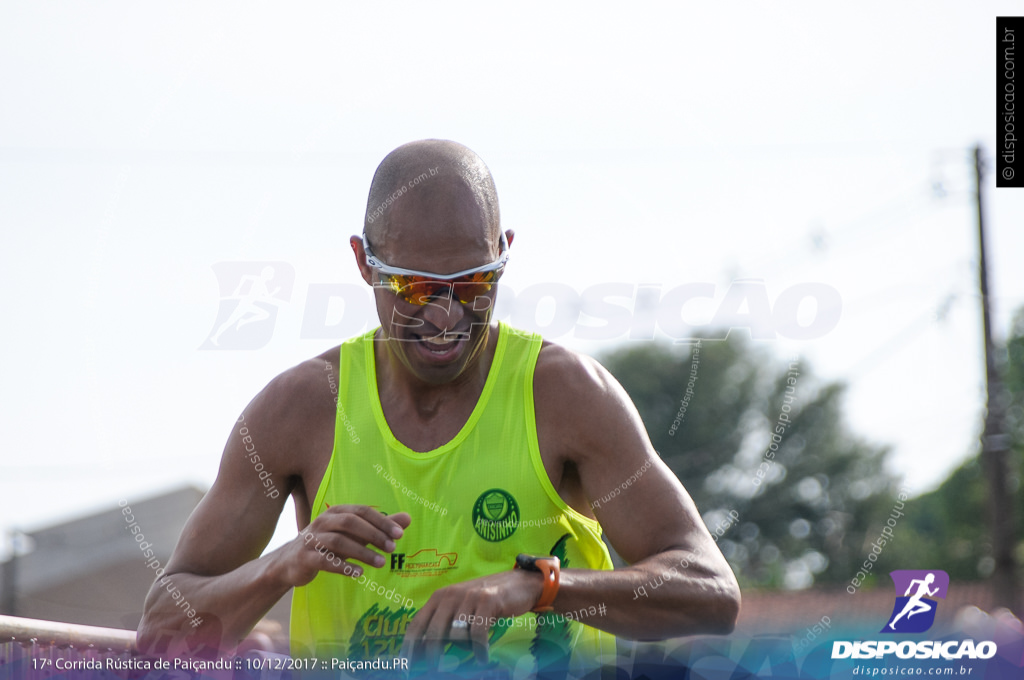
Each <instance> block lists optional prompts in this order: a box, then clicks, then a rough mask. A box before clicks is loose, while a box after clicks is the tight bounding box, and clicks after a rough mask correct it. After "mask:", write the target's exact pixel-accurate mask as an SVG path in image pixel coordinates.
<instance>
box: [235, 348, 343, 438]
mask: <svg viewBox="0 0 1024 680" xmlns="http://www.w3.org/2000/svg"><path fill="white" fill-rule="evenodd" d="M339 349H340V347H339V346H335V347H333V348H331V349H329V350H327V351H325V352H322V353H321V354H318V355H317V356H314V357H310V358H309V359H306V360H305V361H302V362H299V363H298V364H296V365H294V366H292V367H291V368H289V369H287V370H284V371H282V372H281V373H279V374H278V375H277V376H276V377H274V378H273V379H272V380H271V381H270V382H269V383H267V386H266V387H264V388H263V390H262V391H261V392H260V394H259V396H257V398H256V399H255V400H254V403H253V405H254V406H256V407H257V408H258V409H259V410H260V411H262V412H263V414H264V415H265V416H267V417H270V418H273V419H275V420H277V421H281V420H284V421H288V422H291V421H303V420H305V419H306V418H308V417H316V416H318V415H320V414H321V413H323V412H333V410H334V402H333V400H332V398H331V387H332V385H333V386H335V389H337V387H336V385H337V382H336V381H337V374H338V353H339ZM297 424H298V423H297Z"/></svg>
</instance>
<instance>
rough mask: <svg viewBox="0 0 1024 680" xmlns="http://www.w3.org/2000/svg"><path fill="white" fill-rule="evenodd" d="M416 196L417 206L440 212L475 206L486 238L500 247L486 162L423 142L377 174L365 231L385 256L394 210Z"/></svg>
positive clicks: (453, 147)
mask: <svg viewBox="0 0 1024 680" xmlns="http://www.w3.org/2000/svg"><path fill="white" fill-rule="evenodd" d="M414 192H415V193H416V198H417V199H418V200H417V202H418V203H421V202H422V203H425V204H427V205H432V206H437V207H438V208H443V205H444V204H445V203H446V202H451V201H458V200H462V201H465V200H470V201H472V203H475V204H476V206H477V207H478V208H479V210H480V211H481V214H482V217H483V221H484V224H485V225H486V228H487V231H488V233H487V235H486V237H487V238H488V240H491V239H493V242H494V243H496V242H497V239H498V238H499V236H498V234H499V231H500V229H501V218H500V215H499V212H498V193H497V191H496V189H495V187H494V178H492V177H491V171H490V170H488V169H487V165H486V164H485V163H484V162H483V159H481V158H480V157H479V156H477V155H476V153H474V152H473V151H472V150H471V149H469V148H467V147H465V146H463V145H462V144H459V143H457V142H451V141H447V140H441V139H424V140H421V141H418V142H410V143H408V144H403V145H402V146H400V147H398V148H397V149H395V150H394V151H392V152H391V153H389V154H388V155H387V156H386V157H385V158H384V160H383V161H381V163H380V165H379V166H377V171H376V172H375V173H374V174H373V181H372V182H371V183H370V196H369V198H368V199H367V201H366V217H365V220H364V223H363V230H364V231H365V232H366V235H367V237H368V238H369V240H370V243H371V244H372V245H373V247H374V249H375V251H376V252H377V253H378V254H380V255H381V257H386V255H385V253H387V252H388V250H389V249H388V241H389V239H390V238H392V237H393V236H394V235H395V233H394V232H395V227H396V225H395V224H394V221H393V220H392V219H391V213H392V208H393V206H394V205H395V204H396V203H397V202H399V201H403V200H405V199H406V198H408V197H410V196H412V194H413V193H414Z"/></svg>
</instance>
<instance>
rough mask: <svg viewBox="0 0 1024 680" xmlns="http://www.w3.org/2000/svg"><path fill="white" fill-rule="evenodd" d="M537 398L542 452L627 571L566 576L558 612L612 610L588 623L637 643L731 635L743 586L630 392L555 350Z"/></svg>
mask: <svg viewBox="0 0 1024 680" xmlns="http://www.w3.org/2000/svg"><path fill="white" fill-rule="evenodd" d="M534 393H535V398H536V404H537V406H536V408H537V415H538V417H537V421H538V434H539V436H540V439H541V450H542V451H543V450H545V447H548V448H549V450H553V451H559V452H563V453H564V456H565V459H566V460H565V462H566V463H568V465H569V467H570V469H573V470H575V472H576V477H577V478H578V481H576V482H575V483H570V484H566V485H563V487H564V488H565V490H566V493H567V494H568V495H574V496H575V498H572V499H570V500H571V502H570V504H571V505H573V506H574V507H576V509H577V510H580V511H582V512H584V513H585V514H590V513H589V512H588V510H589V509H590V508H592V510H593V514H594V515H595V516H596V518H597V519H598V520H599V521H600V522H601V525H602V527H603V528H604V531H605V533H606V535H607V536H608V540H609V542H610V543H611V544H612V546H613V547H614V548H615V550H616V551H617V552H618V553H619V555H621V556H622V558H623V559H624V560H626V561H627V562H628V563H629V566H628V567H626V568H624V569H617V570H615V571H594V570H586V569H567V570H565V571H563V572H562V578H561V587H560V588H559V592H558V597H557V599H556V600H555V610H556V611H558V612H575V611H580V610H584V609H589V607H591V606H595V607H596V606H599V605H601V604H604V605H605V606H606V608H607V609H606V611H607V613H606V615H604V616H599V617H590V618H587V619H586V620H585V622H586V623H587V624H588V625H591V626H594V627H596V628H601V629H603V630H606V631H609V632H611V633H615V634H616V635H621V636H624V637H631V638H638V639H664V638H668V637H675V636H679V635H687V634H695V633H728V632H730V631H731V630H732V629H733V627H734V626H735V622H736V617H737V615H738V612H739V603H740V593H739V586H738V584H737V583H736V578H735V576H734V575H733V573H732V570H731V569H730V568H729V564H728V563H727V562H726V561H725V558H724V557H723V556H722V553H721V551H720V550H719V549H718V546H717V545H716V544H715V542H714V540H713V539H712V538H711V534H710V533H709V532H708V531H707V528H706V527H705V526H704V523H703V521H702V520H701V518H700V515H699V514H698V512H697V508H696V506H695V505H694V503H693V501H692V499H691V498H690V495H689V494H688V493H687V492H686V490H685V489H684V488H683V486H682V484H680V482H679V480H678V479H677V478H676V476H675V475H674V474H673V473H672V471H671V470H670V469H669V468H668V466H666V465H665V464H664V463H663V462H662V461H661V459H660V458H659V457H658V455H657V453H656V452H655V451H654V449H653V447H652V445H651V443H650V439H649V437H648V436H647V432H646V430H645V428H644V425H643V422H642V421H641V419H640V416H639V414H638V413H637V411H636V408H635V407H634V405H633V403H632V401H631V400H630V398H629V396H628V395H627V394H626V392H625V390H623V389H622V387H621V386H620V385H619V384H618V382H617V381H616V380H615V379H614V378H613V377H612V376H611V375H610V374H609V373H608V372H607V371H606V370H605V369H604V368H603V367H601V366H600V364H598V363H597V362H596V361H593V360H591V359H589V358H586V357H582V356H580V355H577V354H574V353H572V352H569V351H567V350H565V349H563V348H561V347H558V346H555V345H548V346H545V348H544V350H542V352H541V359H539V360H538V365H537V372H536V377H535V389H534ZM624 484H625V488H623V485H624ZM615 490H618V492H617V494H616V495H614V496H613V497H612V498H610V499H609V500H607V501H606V502H603V503H602V502H600V501H599V500H598V499H601V498H604V497H606V496H608V495H609V494H611V492H612V491H615Z"/></svg>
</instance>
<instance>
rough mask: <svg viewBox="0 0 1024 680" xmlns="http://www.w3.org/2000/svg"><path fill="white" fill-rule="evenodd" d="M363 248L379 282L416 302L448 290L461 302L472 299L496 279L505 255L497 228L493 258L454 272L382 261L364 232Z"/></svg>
mask: <svg viewBox="0 0 1024 680" xmlns="http://www.w3.org/2000/svg"><path fill="white" fill-rule="evenodd" d="M363 250H364V251H366V265H367V266H368V267H372V268H373V269H376V270H377V274H378V275H379V276H380V281H381V283H382V284H384V285H386V286H387V287H388V288H389V289H390V290H391V292H393V293H394V294H395V295H397V296H398V297H399V298H401V299H402V300H404V301H406V302H408V303H410V304H413V305H420V306H422V305H425V304H427V303H428V302H430V300H431V299H432V298H435V297H441V298H444V297H448V294H449V292H451V295H453V296H454V297H455V298H456V299H458V300H459V302H461V303H463V304H470V303H473V302H474V301H475V300H476V299H477V298H479V297H482V296H484V295H486V294H487V293H489V292H490V291H491V287H492V286H493V285H494V284H496V283H497V282H498V279H499V278H501V274H502V272H504V270H505V263H506V262H508V255H509V253H508V238H506V237H505V232H501V245H500V249H499V252H498V259H497V260H495V261H494V262H491V263H490V264H485V265H482V266H480V267H474V268H473V269H466V270H463V271H461V272H455V273H454V274H434V273H431V272H421V271H416V270H415V269H402V268H401V267H392V266H390V265H387V264H384V263H383V262H381V260H380V259H379V258H378V257H377V256H376V255H374V254H373V251H371V250H370V242H369V241H367V240H366V234H363Z"/></svg>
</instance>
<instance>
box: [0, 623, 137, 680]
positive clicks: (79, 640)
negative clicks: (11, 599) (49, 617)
mask: <svg viewBox="0 0 1024 680" xmlns="http://www.w3.org/2000/svg"><path fill="white" fill-rule="evenodd" d="M136 654H138V648H137V647H136V644H135V631H134V630H119V629H117V628H98V627H96V626H82V625H78V624H74V623H59V622H55V621H40V620H37V619H23V618H20V617H17V616H0V680H23V679H24V680H42V679H44V678H49V677H51V676H54V675H63V674H64V673H65V671H67V670H78V669H82V668H83V664H82V662H86V663H99V664H101V665H102V666H103V667H106V666H107V663H108V662H107V659H112V660H116V661H115V663H116V662H121V663H120V664H118V665H121V666H122V667H123V666H126V665H127V664H128V663H129V661H130V659H131V658H132V657H134V656H135V655H136Z"/></svg>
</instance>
